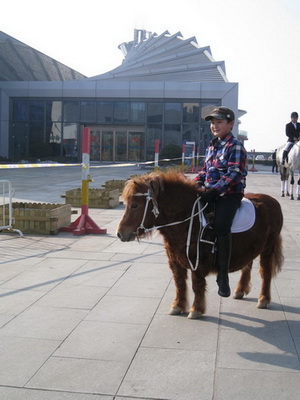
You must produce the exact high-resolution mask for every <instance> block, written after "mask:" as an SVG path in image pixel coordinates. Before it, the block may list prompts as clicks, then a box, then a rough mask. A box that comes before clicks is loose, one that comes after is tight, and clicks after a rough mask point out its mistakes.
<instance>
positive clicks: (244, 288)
mask: <svg viewBox="0 0 300 400" xmlns="http://www.w3.org/2000/svg"><path fill="white" fill-rule="evenodd" d="M252 264H253V261H251V262H250V263H249V264H247V265H246V266H245V267H243V268H242V270H241V276H240V280H239V282H238V284H237V285H236V288H235V290H234V295H233V298H234V299H242V298H243V297H244V296H245V295H247V294H248V293H250V290H251V269H252Z"/></svg>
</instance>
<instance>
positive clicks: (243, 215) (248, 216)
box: [202, 197, 255, 233]
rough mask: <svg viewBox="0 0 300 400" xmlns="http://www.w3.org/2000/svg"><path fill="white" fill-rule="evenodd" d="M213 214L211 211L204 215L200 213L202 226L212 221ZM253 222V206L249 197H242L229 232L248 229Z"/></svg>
mask: <svg viewBox="0 0 300 400" xmlns="http://www.w3.org/2000/svg"><path fill="white" fill-rule="evenodd" d="M212 221H213V216H212V215H211V213H210V214H209V215H206V216H205V215H204V213H202V226H206V225H207V224H210V223H212ZM254 222H255V208H254V205H253V203H252V201H250V200H249V199H247V198H245V197H243V199H242V201H241V205H240V207H239V208H238V209H237V211H236V213H235V217H234V219H233V222H232V226H231V232H232V233H240V232H245V231H248V230H249V229H250V228H252V226H253V225H254Z"/></svg>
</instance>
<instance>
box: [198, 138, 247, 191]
mask: <svg viewBox="0 0 300 400" xmlns="http://www.w3.org/2000/svg"><path fill="white" fill-rule="evenodd" d="M246 161H247V152H246V150H245V148H244V146H243V145H242V143H241V142H240V141H238V140H237V139H236V138H235V137H234V136H233V134H232V132H230V133H229V134H228V135H227V136H226V137H225V138H224V139H221V140H219V139H218V138H214V139H213V140H212V141H211V142H210V145H209V147H208V148H207V150H206V154H205V163H204V167H203V168H202V170H201V171H200V173H199V174H198V175H197V176H196V178H195V181H198V182H199V183H200V182H202V184H203V185H204V186H205V187H207V188H208V189H212V188H214V189H216V190H217V191H218V192H219V194H220V195H221V194H225V193H226V194H232V193H244V188H245V186H246V175H247V170H246Z"/></svg>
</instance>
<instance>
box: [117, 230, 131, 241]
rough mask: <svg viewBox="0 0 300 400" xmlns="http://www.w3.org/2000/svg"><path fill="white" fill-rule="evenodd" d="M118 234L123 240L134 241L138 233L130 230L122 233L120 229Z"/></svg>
mask: <svg viewBox="0 0 300 400" xmlns="http://www.w3.org/2000/svg"><path fill="white" fill-rule="evenodd" d="M117 236H118V238H119V239H120V240H121V241H122V242H132V241H133V240H134V239H135V238H136V233H134V232H129V233H127V234H126V233H122V232H121V231H118V232H117Z"/></svg>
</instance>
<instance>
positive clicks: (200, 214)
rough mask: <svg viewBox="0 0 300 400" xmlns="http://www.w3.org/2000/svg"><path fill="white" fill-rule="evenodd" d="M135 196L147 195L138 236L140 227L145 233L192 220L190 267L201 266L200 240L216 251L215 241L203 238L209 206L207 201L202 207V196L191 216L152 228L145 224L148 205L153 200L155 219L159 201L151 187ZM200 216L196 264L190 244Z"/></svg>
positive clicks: (195, 268)
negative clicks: (204, 221)
mask: <svg viewBox="0 0 300 400" xmlns="http://www.w3.org/2000/svg"><path fill="white" fill-rule="evenodd" d="M133 196H139V197H146V204H145V209H144V214H143V218H142V221H141V223H140V226H139V227H138V228H137V230H136V232H135V234H136V236H137V237H138V232H139V230H140V229H142V230H143V231H144V233H148V232H151V231H153V230H154V229H160V228H165V227H167V226H174V225H179V224H183V223H184V222H187V221H190V223H189V229H188V234H187V239H186V256H187V259H188V262H189V264H190V268H191V270H192V271H196V270H197V268H198V266H199V262H200V246H199V245H198V244H199V243H200V242H202V243H208V244H211V245H212V246H213V247H212V253H214V251H215V242H212V241H209V240H205V239H203V234H204V230H205V229H206V227H207V226H208V225H209V224H208V223H206V224H205V225H203V223H202V221H203V211H204V210H205V208H206V207H207V203H206V204H205V205H204V206H203V207H202V208H201V203H200V201H201V197H197V199H196V200H195V202H194V204H193V207H192V211H191V216H190V217H188V218H186V219H184V220H181V221H175V222H170V223H168V224H165V225H154V226H153V227H152V228H145V226H144V222H145V219H146V215H147V212H148V206H149V203H150V201H152V206H153V208H152V213H153V214H154V216H155V219H157V218H158V216H159V209H158V203H157V201H156V199H155V198H154V197H153V193H152V190H151V189H150V188H149V189H148V191H147V192H145V193H135V194H134V195H133ZM196 216H198V218H199V226H200V228H199V234H198V239H197V256H196V262H195V265H193V263H192V262H191V260H190V258H189V250H190V244H191V236H192V229H193V223H194V217H196Z"/></svg>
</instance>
